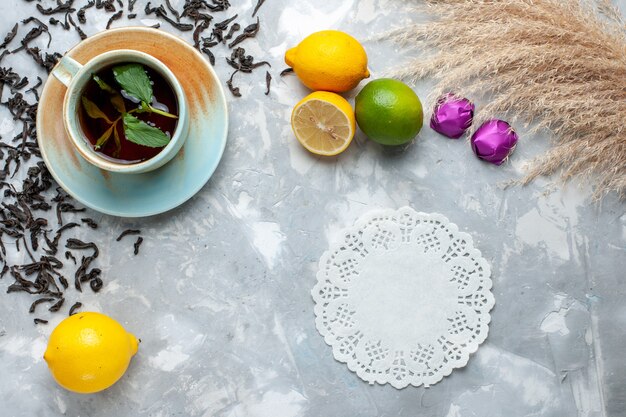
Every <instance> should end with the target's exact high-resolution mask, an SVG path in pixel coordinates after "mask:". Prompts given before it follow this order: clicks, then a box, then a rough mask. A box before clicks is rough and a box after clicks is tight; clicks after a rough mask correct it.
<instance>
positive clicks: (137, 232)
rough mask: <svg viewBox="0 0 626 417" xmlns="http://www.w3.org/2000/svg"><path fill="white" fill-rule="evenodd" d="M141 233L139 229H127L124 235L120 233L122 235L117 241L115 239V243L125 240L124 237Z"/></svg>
mask: <svg viewBox="0 0 626 417" xmlns="http://www.w3.org/2000/svg"><path fill="white" fill-rule="evenodd" d="M140 233H141V230H138V229H126V230H124V231H123V232H122V233H120V235H119V236H118V237H117V239H115V241H116V242H119V241H120V240H122V239H124V236H128V235H138V234H140Z"/></svg>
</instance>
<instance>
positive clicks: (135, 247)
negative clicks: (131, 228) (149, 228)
mask: <svg viewBox="0 0 626 417" xmlns="http://www.w3.org/2000/svg"><path fill="white" fill-rule="evenodd" d="M142 242H143V238H142V237H141V236H139V237H138V238H137V240H136V241H135V243H133V254H134V255H135V256H137V255H139V246H141V243H142Z"/></svg>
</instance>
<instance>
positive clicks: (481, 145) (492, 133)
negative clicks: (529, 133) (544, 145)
mask: <svg viewBox="0 0 626 417" xmlns="http://www.w3.org/2000/svg"><path fill="white" fill-rule="evenodd" d="M517 139H518V137H517V133H515V131H514V130H513V128H512V127H511V125H510V124H508V123H507V122H505V121H502V120H495V119H494V120H489V121H487V122H485V123H483V124H482V125H481V126H480V127H479V128H478V130H476V132H474V134H473V135H472V150H473V151H474V153H475V154H476V156H477V157H479V158H480V159H484V160H485V161H488V162H491V163H492V164H496V165H500V164H502V162H504V161H505V160H506V159H507V158H508V157H509V155H511V153H513V150H514V149H515V144H517Z"/></svg>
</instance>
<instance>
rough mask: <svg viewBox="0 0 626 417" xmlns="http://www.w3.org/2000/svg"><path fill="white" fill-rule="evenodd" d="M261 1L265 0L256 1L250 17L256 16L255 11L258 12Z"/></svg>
mask: <svg viewBox="0 0 626 417" xmlns="http://www.w3.org/2000/svg"><path fill="white" fill-rule="evenodd" d="M263 3H265V0H258V1H257V3H256V6H255V7H254V11H253V12H252V17H254V16H256V12H258V11H259V9H260V8H261V6H263Z"/></svg>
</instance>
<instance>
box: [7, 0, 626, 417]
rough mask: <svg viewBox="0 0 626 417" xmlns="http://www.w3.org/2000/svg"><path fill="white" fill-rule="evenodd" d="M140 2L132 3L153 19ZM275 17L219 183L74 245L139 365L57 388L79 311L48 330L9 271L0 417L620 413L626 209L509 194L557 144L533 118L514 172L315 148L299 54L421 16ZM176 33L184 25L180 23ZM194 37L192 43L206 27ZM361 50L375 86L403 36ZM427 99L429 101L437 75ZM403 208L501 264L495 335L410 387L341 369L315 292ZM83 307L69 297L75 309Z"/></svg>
mask: <svg viewBox="0 0 626 417" xmlns="http://www.w3.org/2000/svg"><path fill="white" fill-rule="evenodd" d="M231 2H232V3H233V4H234V5H233V8H232V9H231V10H229V11H228V12H226V13H220V14H218V16H219V17H218V19H219V18H221V16H223V18H224V19H225V18H227V17H230V16H231V15H232V14H233V13H234V12H240V13H241V14H240V15H241V16H245V17H244V18H243V20H244V22H246V21H251V20H252V19H251V18H250V16H249V15H250V10H251V9H252V7H253V4H252V3H253V2H252V1H251V0H247V1H241V2H239V1H235V0H232V1H231ZM182 3H183V2H182V1H180V0H179V1H174V0H173V1H172V4H174V5H175V6H179V5H181V4H182ZM35 4H36V2H32V3H27V2H24V1H21V0H20V1H18V0H8V1H7V0H3V1H2V4H1V5H0V10H1V11H2V13H1V14H0V33H2V34H4V33H6V32H7V31H8V30H9V29H10V28H11V27H12V26H13V23H14V22H15V21H16V20H17V19H20V20H21V19H24V18H26V17H29V16H31V15H33V14H34V12H33V10H34V8H35ZM42 4H46V5H47V6H51V5H54V2H52V1H48V2H46V1H43V2H42ZM77 4H78V3H77ZM81 4H82V3H81ZM144 4H145V2H142V1H140V2H138V3H137V5H136V6H135V7H136V10H137V11H138V13H139V17H138V18H139V19H141V18H142V16H143V7H144ZM620 5H621V6H624V5H625V4H624V2H623V1H621V2H620ZM108 17H109V16H102V15H100V14H99V16H98V17H96V13H94V11H93V9H92V10H89V11H87V19H88V22H89V26H88V27H87V29H86V32H87V33H88V34H93V33H96V32H97V31H100V30H103V29H104V27H105V25H106V21H107V20H108ZM260 17H261V24H262V28H261V31H260V33H259V36H258V37H257V38H256V39H255V40H247V41H246V42H244V43H243V44H242V46H243V47H245V48H246V49H247V50H248V52H251V53H253V54H254V55H255V56H256V57H257V58H258V59H264V58H265V59H269V60H270V61H271V63H272V75H273V76H274V83H273V90H272V93H271V94H270V96H269V97H266V96H264V95H263V92H264V75H265V72H264V71H258V72H257V73H256V74H253V75H251V76H241V77H238V78H237V79H238V80H239V81H238V82H239V84H240V86H241V91H242V94H243V96H244V97H243V98H240V99H235V98H233V97H232V96H230V95H228V99H229V101H230V110H231V129H230V136H229V143H228V145H227V149H226V152H225V155H224V158H223V160H222V163H221V165H220V167H219V168H218V170H217V172H216V173H215V175H214V176H213V178H212V179H211V180H210V181H209V183H208V184H207V186H206V187H204V189H203V190H202V191H201V192H200V193H199V194H198V195H197V196H196V197H195V198H193V199H192V200H191V201H189V202H188V203H187V204H185V205H184V206H182V207H180V208H179V209H176V210H174V211H172V212H170V213H167V214H164V215H160V216H157V217H153V218H148V219H143V220H126V219H120V218H112V217H108V216H104V215H100V214H98V213H94V212H88V213H87V215H88V216H90V217H93V218H95V219H96V220H97V221H98V222H99V223H100V229H98V231H96V232H92V231H91V230H83V231H81V232H80V233H81V234H82V235H81V234H79V236H78V237H83V238H89V239H92V240H93V239H97V242H98V244H99V245H100V248H101V256H100V258H99V265H98V266H99V267H101V268H102V269H103V271H104V274H103V275H104V281H105V287H104V288H103V290H102V291H101V292H100V293H99V294H97V295H94V294H91V293H89V292H86V293H85V294H83V295H82V298H80V300H81V301H82V302H83V304H84V308H83V310H84V311H87V310H96V311H102V312H104V313H106V314H109V315H111V316H113V317H115V318H116V319H118V320H119V321H121V322H122V323H123V324H124V325H125V326H126V327H127V328H128V329H129V330H130V331H132V332H133V333H135V334H136V335H137V336H138V337H139V338H141V340H142V344H141V346H140V349H139V353H138V355H137V356H136V357H135V358H134V359H133V362H132V364H131V366H130V369H129V371H128V372H127V374H126V375H125V376H124V377H123V379H122V380H121V381H120V382H119V383H118V384H116V385H115V386H114V387H112V388H111V389H109V390H107V391H105V392H103V393H100V394H97V395H88V396H81V395H76V394H72V393H69V392H67V391H65V390H63V389H62V388H60V387H58V386H57V385H56V384H55V383H54V381H53V380H52V378H51V376H50V374H49V372H48V370H47V367H46V364H45V362H44V361H43V359H42V354H43V351H44V349H45V346H46V342H47V337H48V335H49V333H50V332H51V330H52V329H53V328H54V325H55V324H56V323H58V322H59V321H60V320H61V319H62V318H63V317H64V314H61V313H59V314H57V315H54V316H52V317H51V318H50V320H51V321H50V324H49V325H47V326H37V327H36V326H34V325H33V324H32V318H33V317H32V316H31V315H29V314H28V312H27V310H28V306H29V305H30V303H31V302H32V299H31V298H30V297H28V296H26V295H16V294H4V292H5V289H6V287H7V286H8V285H9V284H10V278H4V280H2V281H0V375H1V377H0V404H2V410H3V411H2V412H0V414H2V415H8V416H34V415H37V416H52V415H59V414H64V415H68V416H122V415H133V416H172V415H190V416H224V417H226V416H229V417H236V416H237V417H243V416H245V417H259V416H272V417H296V416H309V417H318V416H340V415H343V416H351V417H353V416H354V417H355V416H394V417H399V416H433V417H435V416H437V417H440V416H447V417H466V416H483V417H484V416H502V415H506V416H510V417H517V416H529V415H536V416H553V417H561V416H574V415H579V416H603V415H607V416H623V415H625V414H624V410H625V409H626V392H625V389H624V386H625V382H626V381H625V372H624V371H625V370H626V365H625V364H624V362H623V346H624V328H625V326H626V307H625V304H624V303H623V301H622V300H623V297H624V289H625V288H626V284H625V283H624V275H625V274H624V270H625V268H626V262H625V260H624V259H625V257H624V254H625V247H626V215H625V212H624V204H623V203H620V202H618V201H617V200H616V198H615V196H609V197H607V198H606V199H605V200H604V201H603V202H602V203H601V204H600V205H594V204H593V203H592V202H591V201H590V193H591V191H590V189H589V188H588V187H579V186H578V185H577V184H571V185H569V186H568V187H567V188H566V189H565V190H564V191H561V190H560V189H559V187H558V186H557V187H555V186H551V185H550V184H549V180H545V179H541V180H539V181H537V182H536V183H534V184H532V185H530V186H528V187H525V188H519V187H517V188H509V189H503V188H502V187H501V186H499V184H501V183H502V182H504V181H507V180H509V179H514V178H519V176H520V175H521V174H522V172H523V171H522V168H523V166H524V164H525V163H526V162H528V161H529V160H530V159H531V158H532V157H533V156H534V155H536V154H539V153H541V152H543V151H544V150H545V149H546V147H547V142H548V139H547V137H546V136H545V135H544V136H540V137H528V136H527V135H526V134H525V132H524V128H523V127H522V126H519V127H518V131H519V133H520V136H521V140H520V144H519V146H518V147H517V150H516V152H515V154H514V156H513V158H512V159H511V161H510V163H507V164H505V165H503V166H501V167H496V166H492V165H488V164H485V163H482V162H481V161H479V160H477V159H475V158H474V156H473V154H472V153H471V149H470V147H469V145H468V144H467V143H465V142H463V141H462V140H460V141H454V140H447V139H444V138H443V137H441V136H438V135H437V134H435V133H434V132H432V131H431V130H430V129H429V128H424V130H423V131H422V133H421V134H420V135H419V137H418V139H417V141H416V142H415V143H414V144H413V145H411V146H410V147H408V148H407V149H406V150H404V151H386V150H382V149H381V148H380V147H379V146H377V145H375V144H373V143H371V142H369V141H368V140H367V139H366V138H365V137H364V136H363V135H362V134H361V133H359V134H358V136H357V138H356V140H355V142H354V143H353V144H352V146H351V147H350V148H349V149H348V150H347V151H346V152H345V153H344V154H343V155H341V156H340V157H338V158H334V159H320V158H316V157H313V156H311V155H309V154H308V153H306V151H304V150H303V149H302V148H301V147H300V145H299V144H298V143H297V142H296V141H295V139H294V138H293V136H292V133H291V129H290V126H289V115H290V111H291V108H292V107H293V105H294V104H295V103H296V102H297V101H299V100H300V99H301V98H302V97H303V96H304V95H306V94H307V91H306V90H305V89H304V88H303V87H301V86H300V84H299V82H298V80H297V79H296V78H295V77H293V76H291V77H285V78H283V79H280V78H279V77H278V73H279V72H280V71H281V70H282V69H283V68H284V64H283V63H282V56H283V54H284V51H285V49H286V48H287V47H290V46H293V45H294V44H295V43H297V41H298V40H300V39H301V38H303V37H304V36H306V35H307V34H309V33H310V32H312V31H315V30H319V29H326V28H339V29H342V30H345V31H347V32H349V33H351V34H353V35H354V36H356V37H357V38H359V39H367V38H369V37H371V36H373V35H375V34H377V33H379V32H381V31H384V30H387V29H390V28H393V27H396V26H398V25H399V24H401V23H403V22H408V21H410V20H414V19H418V18H419V16H414V15H412V14H411V13H410V12H409V11H407V10H406V9H405V2H403V1H401V0H336V1H328V2H320V1H312V0H302V1H298V2H292V1H288V0H269V1H267V2H266V4H265V5H264V6H263V7H262V8H261V12H260ZM246 19H247V20H246ZM46 20H47V19H46ZM140 22H141V21H140V20H136V21H135V23H140ZM145 23H148V24H152V23H153V22H152V21H146V22H145ZM127 24H129V23H128V22H127V21H125V20H121V21H117V22H115V23H114V24H113V26H114V27H119V26H122V25H127ZM162 28H163V29H164V30H167V31H172V32H175V30H174V29H172V28H170V27H169V25H168V24H167V23H163V24H162ZM51 31H52V32H53V36H54V40H53V44H52V46H51V49H53V50H57V51H60V52H63V51H65V50H67V49H68V48H69V47H71V46H72V45H73V44H75V43H76V42H77V41H78V40H79V39H78V35H77V34H76V33H75V32H73V31H72V32H65V31H62V30H59V28H58V27H57V28H54V27H53V28H51ZM20 36H23V32H20ZM184 36H185V38H186V39H187V40H191V39H190V38H191V33H186V34H185V35H184ZM42 38H43V37H42ZM129 41H130V42H132V40H129ZM365 47H366V49H367V51H368V55H369V59H370V68H371V70H372V74H373V77H374V78H375V77H377V76H378V75H379V74H381V73H382V72H383V71H385V70H387V69H390V68H392V67H393V66H394V65H398V64H399V63H400V62H401V61H402V57H403V55H404V54H403V53H402V52H401V51H398V50H397V49H396V47H395V46H393V45H390V44H388V43H381V42H365ZM226 53H227V52H226V50H225V49H223V50H218V51H216V57H217V61H218V63H217V66H216V70H217V71H218V74H219V75H220V76H221V78H222V79H223V80H225V79H226V78H227V76H228V75H229V74H230V73H229V68H228V67H227V65H226V63H225V62H224V60H223V57H224V56H225V55H226ZM0 65H2V66H13V67H14V68H15V69H16V70H18V71H19V72H24V73H27V74H29V75H34V74H35V72H34V71H35V70H36V69H35V68H34V64H33V63H32V62H31V61H30V60H29V59H28V58H27V57H25V56H23V55H22V56H20V57H7V58H5V60H4V61H3V62H2V63H1V64H0ZM416 91H417V92H418V94H419V95H420V97H425V96H426V95H427V93H428V91H429V90H428V83H427V82H424V83H422V84H420V85H418V86H417V87H416ZM5 94H6V92H5ZM354 94H355V93H353V94H352V95H351V96H353V95H354ZM5 99H6V95H4V96H3V101H4V100H5ZM478 105H479V107H478V108H479V109H480V103H478ZM42 110H43V111H46V109H42ZM427 114H428V112H427ZM18 129H21V127H20V126H15V125H14V124H13V122H12V120H11V118H10V117H9V114H8V112H6V111H4V110H2V112H1V113H0V135H2V136H3V137H5V138H6V137H12V136H13V135H14V134H15V132H17V131H18ZM546 191H548V192H547V193H546ZM404 205H410V206H412V207H413V208H415V209H416V210H418V211H424V212H440V213H442V214H444V215H445V216H446V217H448V218H449V219H450V220H451V221H452V222H454V223H456V224H458V225H459V227H460V229H461V230H464V231H466V232H468V233H470V234H471V235H472V236H473V237H474V241H475V246H476V247H478V248H479V249H480V250H481V252H482V253H483V256H485V258H487V260H488V261H489V262H490V264H491V266H492V270H493V273H492V279H493V281H494V289H493V292H494V295H495V297H496V307H495V308H494V310H493V311H492V313H491V314H492V323H491V326H490V333H489V337H488V339H487V341H486V342H485V343H484V344H483V345H482V346H481V348H480V349H479V350H478V352H477V353H476V354H475V355H474V356H473V357H472V358H471V359H470V361H469V363H468V365H467V367H466V368H464V369H463V370H460V371H457V372H454V373H453V375H452V376H450V377H448V378H445V379H444V380H443V381H442V382H441V383H439V384H437V385H436V386H434V387H432V388H429V389H424V388H408V389H405V390H402V391H397V390H395V389H394V388H391V387H389V386H384V387H381V386H369V385H367V384H365V383H363V382H362V381H361V380H360V379H359V378H358V377H356V376H355V375H354V374H352V373H351V372H349V371H348V370H347V369H346V367H345V365H343V364H340V363H337V362H335V360H334V359H333V356H332V353H331V349H330V347H329V346H327V345H325V343H324V341H323V339H322V338H321V337H320V336H319V335H318V334H317V332H316V330H315V326H314V315H313V302H312V300H311V296H310V293H309V292H310V289H311V288H312V287H313V285H314V284H315V272H316V268H317V261H318V259H319V256H320V255H321V253H322V252H323V251H324V250H325V249H326V248H327V247H328V243H329V241H330V240H332V239H336V238H338V235H337V233H338V232H339V230H340V229H342V228H344V227H346V226H348V225H350V224H352V223H353V221H354V220H355V219H356V218H358V217H359V216H360V215H362V214H363V213H365V212H367V211H369V210H371V209H373V208H388V207H389V208H398V207H401V206H404ZM127 227H134V228H140V229H142V231H143V236H144V238H145V242H144V244H143V246H142V248H141V253H140V255H139V256H138V257H133V256H132V241H131V240H128V241H123V242H122V243H115V242H114V238H115V237H116V236H117V234H118V233H119V232H120V231H121V230H123V229H125V228H127ZM76 296H77V294H76V293H74V292H72V291H68V299H67V300H66V304H68V305H71V304H73V302H74V301H75V300H74V299H73V297H76ZM76 299H77V298H76ZM44 318H45V317H44Z"/></svg>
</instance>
